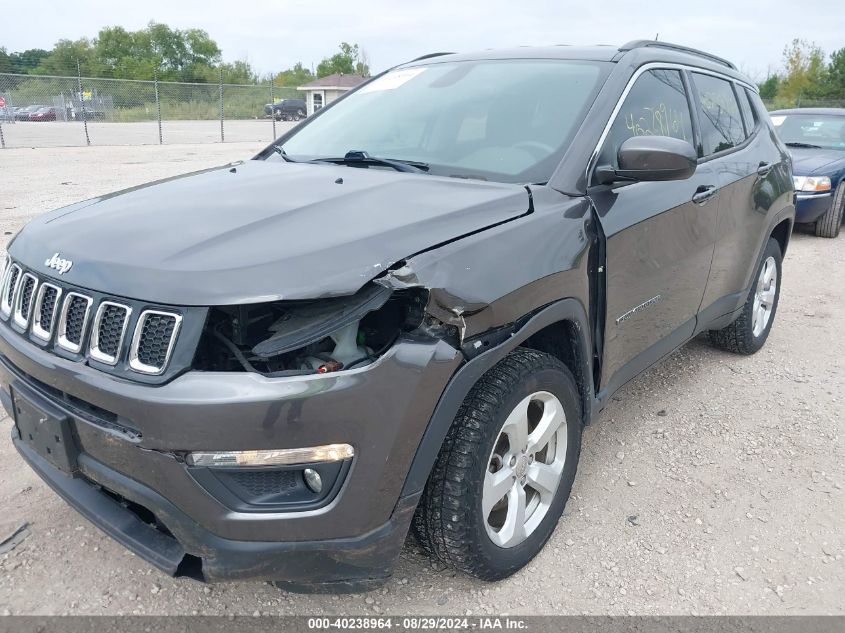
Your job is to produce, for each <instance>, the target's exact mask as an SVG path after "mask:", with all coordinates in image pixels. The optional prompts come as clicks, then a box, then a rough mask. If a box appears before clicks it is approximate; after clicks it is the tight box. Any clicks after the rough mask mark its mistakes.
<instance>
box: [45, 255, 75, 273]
mask: <svg viewBox="0 0 845 633" xmlns="http://www.w3.org/2000/svg"><path fill="white" fill-rule="evenodd" d="M44 265H45V266H46V267H47V268H52V269H54V270H58V271H59V274H60V275H64V274H65V273H66V272H67V271H69V270H70V267H71V266H73V262H72V261H71V260H69V259H63V258H62V257H60V256H59V254H58V253H54V254H53V256H52V257H50V258H49V259H48V260H47V261H46V262H44Z"/></svg>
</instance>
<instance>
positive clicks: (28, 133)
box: [0, 73, 302, 148]
mask: <svg viewBox="0 0 845 633" xmlns="http://www.w3.org/2000/svg"><path fill="white" fill-rule="evenodd" d="M301 98H302V95H301V93H299V92H297V91H296V89H294V88H283V87H279V86H274V85H272V84H270V83H269V82H268V83H264V84H255V85H244V84H225V83H223V82H222V75H221V81H218V82H217V83H189V82H174V81H158V78H157V77H156V76H155V74H154V75H153V77H152V78H151V79H150V80H149V81H138V80H128V79H101V78H93V77H82V76H79V75H77V76H75V77H73V76H63V77H59V76H44V75H18V74H9V73H0V147H2V148H6V147H9V148H11V147H62V146H77V145H143V144H165V143H167V144H171V143H205V142H209V143H212V142H245V141H250V142H251V141H266V142H270V141H272V140H273V139H274V138H276V137H277V136H278V134H280V133H281V131H282V129H281V128H278V127H277V119H276V117H274V116H273V115H272V114H271V112H272V108H267V107H266V106H267V104H272V103H278V102H279V101H280V100H282V99H301ZM268 111H269V112H270V113H268Z"/></svg>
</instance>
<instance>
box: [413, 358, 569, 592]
mask: <svg viewBox="0 0 845 633" xmlns="http://www.w3.org/2000/svg"><path fill="white" fill-rule="evenodd" d="M582 427H583V420H582V414H581V401H580V398H579V395H578V389H577V387H576V384H575V380H574V379H573V377H572V373H571V372H570V371H569V369H568V368H567V367H566V366H565V365H564V364H563V363H562V362H561V361H560V360H558V359H557V358H555V357H554V356H551V355H550V354H546V353H543V352H538V351H535V350H530V349H525V348H519V349H517V350H515V351H513V352H511V353H510V354H508V355H507V356H506V357H505V358H504V359H502V360H501V361H500V362H499V363H498V364H497V365H495V366H494V367H493V368H491V369H490V370H489V371H488V372H487V373H486V374H484V376H482V377H481V378H480V379H479V381H478V382H477V383H476V384H475V386H474V387H473V388H472V390H471V391H470V392H469V394H468V395H467V397H466V400H464V402H463V404H462V405H461V407H460V409H459V410H458V414H457V416H456V417H455V420H454V422H453V423H452V426H451V428H450V429H449V432H448V434H447V436H446V439H445V441H444V443H443V447H442V448H441V450H440V454H439V455H438V458H437V462H436V463H435V465H434V468H433V470H432V473H431V475H430V476H429V480H428V482H427V484H426V487H425V491H424V492H423V496H422V499H421V500H420V505H419V506H418V508H417V512H416V514H415V515H414V520H413V524H412V530H413V532H414V534H415V536H416V537H417V540H418V541H419V542H420V544H421V545H422V546H423V549H425V551H426V552H427V553H428V554H429V555H430V556H432V557H433V558H436V559H438V560H440V561H442V562H443V563H445V564H447V565H449V566H451V567H454V568H456V569H459V570H461V571H463V572H466V573H468V574H471V575H473V576H475V577H477V578H481V579H483V580H499V579H502V578H506V577H508V576H510V575H511V574H513V573H515V572H516V571H518V570H519V569H521V568H522V567H524V566H525V565H526V564H527V563H528V562H529V561H531V559H532V558H534V556H536V555H537V553H538V552H539V551H540V550H541V549H542V548H543V545H545V543H546V541H548V539H549V537H550V536H551V534H552V531H553V530H554V528H555V526H556V525H557V522H558V520H559V518H560V516H561V514H562V513H563V509H564V506H565V505H566V502H567V500H568V499H569V493H570V491H571V489H572V483H573V482H574V480H575V472H576V469H577V465H578V457H579V455H580V452H581V430H582Z"/></svg>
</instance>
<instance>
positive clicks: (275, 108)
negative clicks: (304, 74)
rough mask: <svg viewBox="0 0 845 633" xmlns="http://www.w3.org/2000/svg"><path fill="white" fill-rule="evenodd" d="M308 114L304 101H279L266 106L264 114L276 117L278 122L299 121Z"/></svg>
mask: <svg viewBox="0 0 845 633" xmlns="http://www.w3.org/2000/svg"><path fill="white" fill-rule="evenodd" d="M307 112H308V108H307V106H306V105H305V100H304V99H279V100H278V101H274V102H273V103H268V104H266V105H265V106H264V114H266V115H267V116H272V117H275V118H276V120H277V121H299V120H300V119H304V118H305V117H306V116H307Z"/></svg>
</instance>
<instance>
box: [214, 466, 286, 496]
mask: <svg viewBox="0 0 845 633" xmlns="http://www.w3.org/2000/svg"><path fill="white" fill-rule="evenodd" d="M227 474H228V473H227ZM229 476H230V477H231V478H232V479H233V480H234V482H235V483H236V484H238V486H240V487H241V488H243V489H244V490H246V491H247V492H249V493H250V494H251V495H253V496H256V497H263V496H265V495H277V494H281V493H283V492H287V491H288V490H292V489H294V488H296V472H295V471H293V470H256V471H241V472H233V473H231V474H229Z"/></svg>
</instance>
